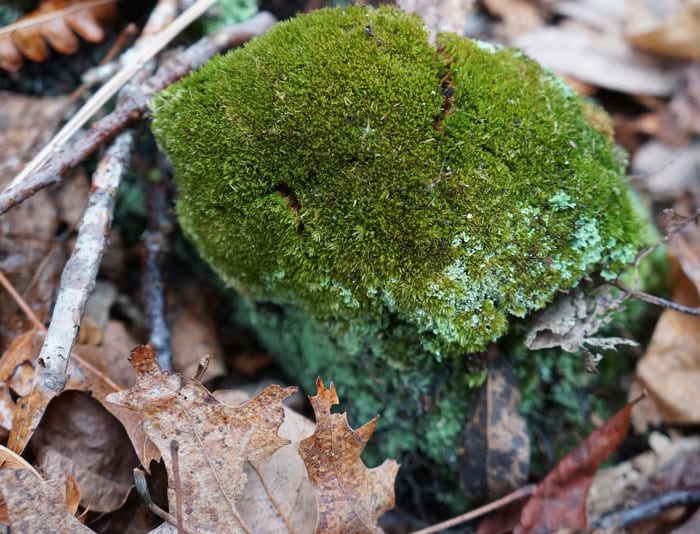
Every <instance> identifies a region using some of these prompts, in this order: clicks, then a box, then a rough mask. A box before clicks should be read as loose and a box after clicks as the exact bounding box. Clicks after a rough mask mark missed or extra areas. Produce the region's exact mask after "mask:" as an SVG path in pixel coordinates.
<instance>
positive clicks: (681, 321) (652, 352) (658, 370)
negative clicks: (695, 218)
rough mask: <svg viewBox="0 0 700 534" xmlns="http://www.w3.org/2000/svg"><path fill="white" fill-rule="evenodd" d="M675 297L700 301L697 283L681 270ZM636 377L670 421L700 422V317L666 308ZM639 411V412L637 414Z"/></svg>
mask: <svg viewBox="0 0 700 534" xmlns="http://www.w3.org/2000/svg"><path fill="white" fill-rule="evenodd" d="M673 300H674V301H675V302H678V303H681V304H684V305H686V306H698V305H700V297H699V296H698V293H697V289H696V287H695V285H694V284H693V283H692V282H691V281H690V280H689V279H688V278H687V277H686V276H685V275H684V274H683V273H680V272H679V273H678V275H677V278H676V287H675V289H674V292H673ZM635 381H636V382H637V383H638V384H639V385H640V386H641V387H642V388H644V389H645V390H646V391H647V392H648V394H649V399H648V400H645V401H644V402H645V403H646V404H649V403H653V404H654V405H655V406H656V408H657V409H658V410H659V411H660V413H661V416H662V418H663V421H665V422H666V423H668V424H686V425H687V424H698V423H699V422H700V404H699V403H698V402H694V401H693V399H698V398H700V317H697V316H693V315H688V314H685V313H680V312H677V311H674V310H664V312H663V313H662V314H661V317H660V318H659V320H658V322H657V323H656V327H655V329H654V334H653V336H652V338H651V341H650V342H649V346H648V347H647V351H646V352H645V353H644V356H642V358H641V359H640V360H639V362H638V363H637V372H636V377H635ZM635 415H636V414H635ZM647 420H650V421H651V420H653V412H650V413H648V414H647V416H646V418H644V419H642V418H641V415H640V418H637V417H635V428H636V429H637V430H643V429H644V428H645V427H646V425H647V422H648V421H647Z"/></svg>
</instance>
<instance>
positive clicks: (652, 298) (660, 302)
mask: <svg viewBox="0 0 700 534" xmlns="http://www.w3.org/2000/svg"><path fill="white" fill-rule="evenodd" d="M614 284H615V286H617V287H618V288H620V289H621V290H622V291H624V292H625V293H626V294H627V296H629V297H631V298H634V299H637V300H641V301H642V302H647V303H649V304H654V305H655V306H661V307H662V308H669V309H671V310H675V311H677V312H681V313H687V314H688V315H700V308H693V307H690V306H684V305H683V304H678V303H677V302H673V301H671V300H667V299H665V298H661V297H657V296H656V295H650V294H649V293H644V292H643V291H637V290H635V289H632V288H631V287H628V286H627V285H626V284H625V283H624V282H623V281H622V280H615V282H614Z"/></svg>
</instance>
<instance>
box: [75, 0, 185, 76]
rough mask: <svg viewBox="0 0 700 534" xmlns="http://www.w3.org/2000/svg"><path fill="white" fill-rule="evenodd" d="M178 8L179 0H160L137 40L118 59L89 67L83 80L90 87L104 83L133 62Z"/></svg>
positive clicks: (173, 18)
mask: <svg viewBox="0 0 700 534" xmlns="http://www.w3.org/2000/svg"><path fill="white" fill-rule="evenodd" d="M178 9H179V3H178V0H158V4H156V7H154V8H153V10H152V11H151V13H150V15H148V21H147V22H146V25H145V26H144V27H143V31H141V35H140V36H139V38H138V39H137V40H136V42H135V43H134V44H133V45H132V46H131V47H129V48H128V49H127V50H125V51H124V53H123V54H122V55H121V56H119V58H117V59H116V60H114V61H110V62H109V63H104V64H102V65H99V66H97V67H93V68H92V69H88V70H87V71H86V72H85V73H84V74H83V75H82V76H81V79H82V82H83V83H84V84H85V85H87V86H88V87H92V86H93V85H97V84H99V83H104V82H105V81H107V80H108V79H110V78H111V77H112V76H114V75H115V74H116V73H117V72H119V70H120V69H121V68H122V67H123V66H124V65H127V64H129V63H131V62H132V61H133V60H134V58H136V57H138V56H139V54H141V53H142V49H144V48H148V47H149V46H151V43H152V41H153V39H154V38H155V36H156V35H157V34H158V33H160V32H161V31H162V30H163V28H165V27H166V26H167V25H168V24H171V23H172V21H173V20H175V18H176V17H177V13H178Z"/></svg>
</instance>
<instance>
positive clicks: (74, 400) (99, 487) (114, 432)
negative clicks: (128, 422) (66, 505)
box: [29, 391, 139, 512]
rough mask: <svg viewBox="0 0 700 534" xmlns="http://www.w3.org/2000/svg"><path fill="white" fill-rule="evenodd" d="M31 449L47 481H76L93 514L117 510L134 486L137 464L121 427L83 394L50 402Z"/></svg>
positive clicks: (65, 394) (64, 395)
mask: <svg viewBox="0 0 700 534" xmlns="http://www.w3.org/2000/svg"><path fill="white" fill-rule="evenodd" d="M29 448H30V450H31V451H32V452H33V453H34V458H35V462H36V464H37V466H38V467H39V468H40V469H41V471H42V472H43V473H46V474H47V475H48V476H49V477H50V478H57V477H59V476H61V475H63V474H64V473H70V474H71V475H73V476H74V477H75V478H76V480H77V481H78V483H79V484H80V487H81V488H82V491H83V494H84V500H83V502H82V504H83V507H85V508H88V509H90V510H91V511H94V512H111V511H113V510H117V509H118V508H119V507H120V506H121V505H122V504H123V503H124V501H125V499H126V497H127V496H128V494H129V491H130V490H131V488H132V487H133V485H134V478H133V469H134V467H136V466H137V465H138V464H139V461H138V459H137V457H136V454H135V453H134V451H133V449H132V447H131V442H130V441H129V438H128V436H127V435H126V432H125V431H124V428H123V427H122V426H121V425H120V424H119V422H118V421H117V420H116V419H115V418H114V417H113V416H112V415H111V414H110V413H109V412H107V411H106V410H105V409H104V408H103V407H102V406H101V405H100V404H99V403H98V402H97V401H96V400H94V399H92V398H90V397H89V396H88V395H86V394H83V393H80V392H77V391H65V392H63V393H61V394H60V395H59V396H58V397H56V398H55V399H53V400H52V401H51V403H50V404H49V406H48V407H47V409H46V412H45V413H44V417H43V418H42V420H41V424H40V425H39V427H38V428H37V430H36V432H35V433H34V436H33V437H32V440H31V441H30V442H29Z"/></svg>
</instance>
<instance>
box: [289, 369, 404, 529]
mask: <svg viewBox="0 0 700 534" xmlns="http://www.w3.org/2000/svg"><path fill="white" fill-rule="evenodd" d="M316 388H317V390H318V393H317V394H316V395H315V396H313V397H309V400H310V401H311V405H312V406H313V409H314V413H315V414H316V430H315V431H314V433H313V434H312V435H311V436H309V437H308V438H306V439H303V440H301V441H300V442H299V453H300V454H301V457H302V459H303V460H304V463H305V464H306V469H307V471H308V473H309V478H310V480H311V484H312V485H313V487H314V491H315V492H316V507H317V514H318V520H317V523H316V532H317V533H320V532H323V533H330V532H342V533H356V532H357V533H359V532H378V531H379V529H378V527H377V520H378V519H379V516H381V515H382V514H383V513H384V512H386V511H387V510H390V509H391V508H393V507H394V479H395V477H396V473H397V471H398V469H399V464H397V463H396V462H395V461H394V460H385V461H384V463H383V464H382V465H380V466H379V467H375V468H373V469H368V468H367V466H366V465H365V464H364V462H363V461H362V459H361V458H360V454H361V453H362V451H363V449H364V448H365V445H366V444H367V441H368V440H369V438H370V436H371V435H372V433H373V432H374V427H375V426H376V424H377V420H378V419H379V416H377V417H375V418H374V419H372V420H371V421H370V422H369V423H367V424H365V425H363V426H362V427H360V428H358V429H357V430H353V429H352V428H350V425H348V420H347V414H345V413H343V414H332V413H331V406H333V405H334V404H338V395H337V394H336V391H335V386H334V385H333V383H331V387H330V389H326V387H325V386H324V385H323V382H322V381H321V379H320V378H319V379H317V380H316Z"/></svg>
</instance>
